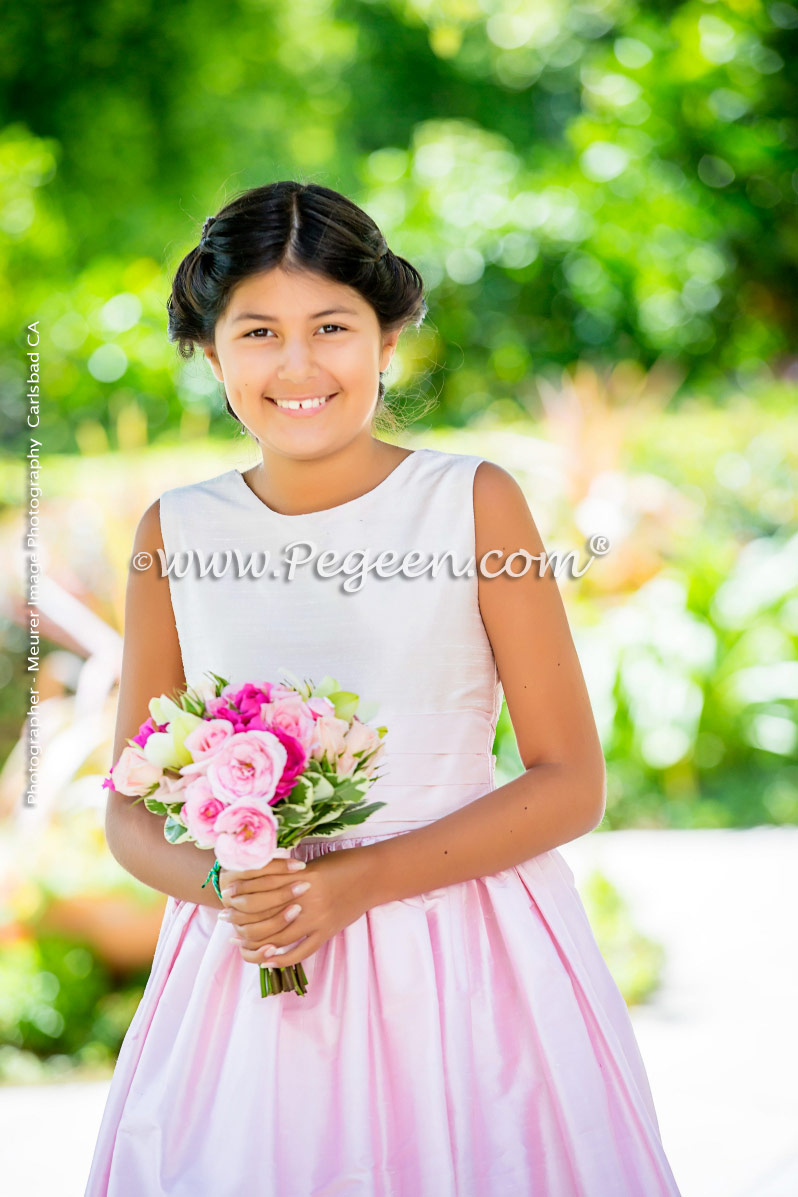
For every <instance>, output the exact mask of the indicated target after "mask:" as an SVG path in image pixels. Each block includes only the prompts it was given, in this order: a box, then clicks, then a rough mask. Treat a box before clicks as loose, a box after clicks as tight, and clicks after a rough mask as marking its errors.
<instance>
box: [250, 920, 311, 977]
mask: <svg viewBox="0 0 798 1197" xmlns="http://www.w3.org/2000/svg"><path fill="white" fill-rule="evenodd" d="M312 934H313V933H312V932H311V931H310V930H308V931H307V932H306V933H305V934H304V935H297V932H296V931H295V930H294V929H293V928H292V929H291V931H290V933H289V934H288V935H286V934H284V933H283V932H280V933H279V934H276V935H273V936H271V938H270V939H268V940H267V943H270V944H273V945H274V947H276V948H280V947H282V948H286V949H288V948H290V949H291V951H292V952H293V951H294V950H296V949H298V948H299V947H300V943H301V944H302V945H304V943H306V942H307V940H308V939H309V938H310V937H311V935H312ZM281 941H283V942H281ZM265 947H266V944H265V943H263V942H261V943H259V944H258V945H257V946H255V947H240V948H239V951H240V953H241V956H242V959H244V960H248V961H251V962H252V963H253V964H273V965H274V966H275V967H276V968H281V967H282V964H283V960H284V957H285V956H287V955H288V951H287V950H286V952H285V953H283V955H274V956H264V954H263V950H264V948H265Z"/></svg>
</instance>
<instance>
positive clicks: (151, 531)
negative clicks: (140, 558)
mask: <svg viewBox="0 0 798 1197" xmlns="http://www.w3.org/2000/svg"><path fill="white" fill-rule="evenodd" d="M133 544H134V551H139V550H141V549H150V550H152V549H153V548H157V549H162V548H163V547H164V546H163V531H162V529H161V500H160V499H156V500H155V502H154V503H150V505H149V507H148V508H147V510H146V511H145V512H144V513H143V514H142V516H141V519H140V520H139V522H138V525H137V527H136V534H135V537H134V541H133Z"/></svg>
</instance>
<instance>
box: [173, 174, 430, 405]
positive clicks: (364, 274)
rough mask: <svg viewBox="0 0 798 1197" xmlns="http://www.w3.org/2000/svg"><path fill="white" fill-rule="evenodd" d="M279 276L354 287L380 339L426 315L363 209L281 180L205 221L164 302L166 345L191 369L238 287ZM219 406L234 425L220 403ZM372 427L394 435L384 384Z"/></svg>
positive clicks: (415, 285) (419, 293)
mask: <svg viewBox="0 0 798 1197" xmlns="http://www.w3.org/2000/svg"><path fill="white" fill-rule="evenodd" d="M276 266H280V267H282V268H283V269H284V270H302V269H309V270H312V271H314V272H315V273H317V274H321V275H325V276H326V277H328V278H330V279H332V280H333V281H334V282H338V283H343V284H345V285H346V286H349V287H352V288H353V289H354V290H356V291H358V292H359V293H360V295H362V297H363V298H364V299H365V300H366V301H367V302H368V303H369V304H371V306H372V308H373V309H374V311H375V313H376V315H377V320H378V322H379V325H380V330H381V332H382V333H389V332H394V331H395V330H396V329H404V328H406V327H408V326H410V325H412V326H414V327H416V328H417V327H418V326H419V325H420V324H421V322H422V321H423V319H424V317H425V315H426V313H427V303H426V299H425V298H424V294H423V291H424V284H423V280H422V278H421V275H420V274H419V273H418V271H417V270H416V268H415V267H414V266H412V265H411V264H410V262H408V261H407V260H406V259H405V258H400V257H398V256H397V255H396V254H394V253H392V251H391V250H390V249H389V248H388V245H387V244H386V241H385V238H384V237H383V235H382V233H381V232H380V230H379V228H378V227H377V225H376V224H375V223H374V221H373V220H372V219H371V217H370V216H368V215H367V214H366V213H365V212H364V211H363V210H362V208H359V207H358V206H357V204H355V203H353V202H352V201H351V200H350V199H347V197H346V196H344V195H341V194H340V193H339V192H337V191H332V190H331V189H330V188H328V187H322V186H321V185H320V184H316V183H298V182H294V181H291V180H286V181H282V182H277V183H269V184H266V185H265V186H263V187H253V188H251V189H250V190H248V191H245V192H243V193H242V194H240V195H238V196H236V197H235V198H234V199H232V200H231V201H230V202H229V203H227V204H225V205H224V207H223V208H221V209H220V210H219V212H217V214H216V215H215V216H208V217H207V218H206V220H205V222H204V224H203V226H202V233H201V236H200V239H199V242H198V244H197V245H196V246H195V248H194V249H192V250H191V251H190V253H188V254H187V255H186V256H185V258H183V260H182V262H181V263H180V265H179V266H178V267H177V270H176V272H175V275H174V278H173V281H172V290H171V294H170V296H169V298H168V300H167V302H166V308H167V312H168V337H169V340H170V341H173V342H176V343H177V350H178V353H179V355H180V356H181V357H183V358H186V359H190V358H191V357H192V356H193V354H194V349H195V347H200V348H204V347H205V346H208V345H212V344H213V340H214V330H215V328H216V322H217V320H218V319H219V317H220V316H221V315H222V313H223V312H224V310H225V308H226V306H227V304H228V302H229V300H230V297H231V294H232V291H233V289H234V288H235V287H236V285H237V284H238V283H240V282H241V281H242V280H243V279H245V278H247V277H248V276H249V275H252V274H257V273H260V272H261V271H265V270H269V269H271V268H272V267H276ZM225 405H226V409H227V412H228V413H229V415H231V416H232V417H233V419H234V420H235V421H236V423H240V421H239V420H238V417H237V416H236V414H235V412H234V411H233V409H232V407H231V406H230V401H229V399H228V398H227V396H226V395H225ZM375 419H376V420H379V421H380V422H382V423H384V424H386V425H387V426H388V427H390V428H392V429H396V428H397V427H398V426H399V424H398V422H397V420H396V418H395V414H394V412H393V410H392V409H390V408H389V407H388V406H387V405H386V402H385V383H384V382H383V380H382V374H380V383H379V398H378V401H377V406H376V409H375Z"/></svg>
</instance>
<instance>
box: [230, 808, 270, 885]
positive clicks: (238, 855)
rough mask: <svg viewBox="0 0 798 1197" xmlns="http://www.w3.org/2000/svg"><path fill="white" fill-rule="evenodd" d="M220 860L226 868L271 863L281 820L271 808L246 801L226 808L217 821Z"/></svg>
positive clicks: (260, 865) (245, 867)
mask: <svg viewBox="0 0 798 1197" xmlns="http://www.w3.org/2000/svg"><path fill="white" fill-rule="evenodd" d="M214 832H215V835H216V843H215V845H214V847H215V850H216V859H217V860H218V861H219V864H220V865H221V866H222V868H224V869H233V870H235V871H243V870H244V869H260V868H263V866H264V865H267V864H268V863H269V861H270V860H271V859H272V856H273V855H274V850H275V848H276V847H277V820H276V819H275V817H274V815H273V814H272V812H271V810H269V808H268V807H266V808H261V807H260V806H249V805H247V804H246V803H244V802H241V803H234V804H233V805H232V806H228V807H225V809H224V810H223V811H222V812H221V814H220V815H219V816H218V817H217V819H216V823H215V824H214Z"/></svg>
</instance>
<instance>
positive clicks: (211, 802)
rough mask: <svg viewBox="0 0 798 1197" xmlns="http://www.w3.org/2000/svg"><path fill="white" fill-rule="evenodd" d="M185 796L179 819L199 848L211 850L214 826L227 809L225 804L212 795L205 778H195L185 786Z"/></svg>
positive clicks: (213, 839) (214, 834) (214, 840)
mask: <svg viewBox="0 0 798 1197" xmlns="http://www.w3.org/2000/svg"><path fill="white" fill-rule="evenodd" d="M185 796H186V800H185V802H184V804H183V808H182V810H181V811H180V817H181V819H182V820H183V822H184V823H185V825H186V827H187V828H188V830H189V833H190V834H191V836H192V837H193V838H194V839H195V840H196V841H197V844H198V845H199V847H200V848H213V847H214V845H215V843H216V832H215V831H214V824H215V822H216V820H217V818H218V817H219V815H220V814H221V813H222V811H223V810H226V809H227V808H226V806H225V803H224V802H222V800H221V799H220V798H217V797H216V796H215V795H214V793H213V791H212V790H211V787H210V786H209V785H208V779H207V777H197V778H196V779H195V780H194V781H192V782H191V784H190V785H188V786H186V791H185Z"/></svg>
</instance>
